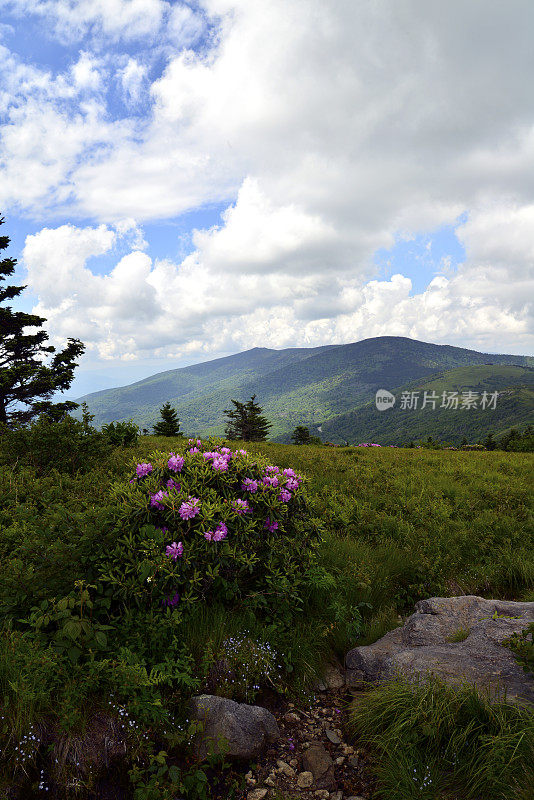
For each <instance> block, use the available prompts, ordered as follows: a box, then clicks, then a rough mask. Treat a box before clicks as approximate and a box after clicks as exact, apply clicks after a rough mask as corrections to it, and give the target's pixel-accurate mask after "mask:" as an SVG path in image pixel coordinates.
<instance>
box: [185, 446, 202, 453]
mask: <svg viewBox="0 0 534 800" xmlns="http://www.w3.org/2000/svg"><path fill="white" fill-rule="evenodd" d="M188 452H189V453H200V450H199V449H198V447H191V449H190V450H189V451H188Z"/></svg>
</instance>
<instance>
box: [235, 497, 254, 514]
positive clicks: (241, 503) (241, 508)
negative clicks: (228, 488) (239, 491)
mask: <svg viewBox="0 0 534 800" xmlns="http://www.w3.org/2000/svg"><path fill="white" fill-rule="evenodd" d="M232 510H233V511H234V512H235V513H236V514H239V515H242V514H248V513H249V512H251V511H252V509H251V507H250V505H249V503H248V501H247V500H233V501H232Z"/></svg>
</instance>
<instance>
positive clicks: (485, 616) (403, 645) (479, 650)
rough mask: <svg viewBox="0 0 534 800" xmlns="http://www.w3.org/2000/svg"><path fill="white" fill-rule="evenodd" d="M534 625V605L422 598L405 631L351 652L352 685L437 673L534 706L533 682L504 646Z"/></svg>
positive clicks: (349, 675) (348, 675) (469, 597)
mask: <svg viewBox="0 0 534 800" xmlns="http://www.w3.org/2000/svg"><path fill="white" fill-rule="evenodd" d="M531 622H534V603H516V602H513V601H511V600H484V599H483V598H482V597H476V596H474V595H466V596H462V597H432V598H430V599H429V600H421V601H420V602H419V603H417V604H416V606H415V613H414V614H412V615H411V617H409V618H408V619H407V620H406V622H405V624H404V625H403V626H402V627H401V628H397V629H396V630H393V631H390V632H389V633H387V634H386V635H385V636H383V637H382V638H381V639H379V641H378V642H375V643H374V644H372V645H368V646H366V647H355V648H354V650H351V651H350V652H349V653H347V656H346V659H345V664H346V669H347V672H346V678H347V685H348V686H349V687H351V688H357V687H360V686H361V685H362V684H366V683H379V682H382V681H388V680H392V679H394V678H396V677H398V676H399V675H401V676H403V677H405V678H409V679H410V678H411V679H413V678H417V677H422V676H425V675H428V674H429V673H432V674H434V675H436V676H437V677H440V678H442V679H443V680H445V681H447V682H448V683H452V684H461V683H471V684H474V685H476V686H477V687H478V688H479V689H483V690H484V689H487V690H490V692H491V693H492V694H494V695H495V696H497V697H501V698H502V697H503V696H504V695H506V698H507V700H509V701H512V702H514V701H515V702H522V703H530V704H534V679H533V678H532V676H530V675H528V674H527V673H525V672H523V670H522V669H521V668H520V667H519V666H518V665H517V663H516V661H515V659H514V657H513V654H512V652H511V651H510V650H509V649H508V648H506V647H503V646H502V643H503V642H504V640H505V639H507V638H508V637H509V636H511V635H512V634H513V633H518V632H519V631H521V630H523V629H524V628H526V627H527V626H528V625H529V624H530V623H531ZM461 637H465V638H463V640H462V641H453V639H454V638H461Z"/></svg>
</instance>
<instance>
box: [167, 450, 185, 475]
mask: <svg viewBox="0 0 534 800" xmlns="http://www.w3.org/2000/svg"><path fill="white" fill-rule="evenodd" d="M183 466H184V459H183V458H182V456H177V455H175V454H174V453H169V460H168V461H167V467H168V468H169V469H170V471H171V472H181V471H182V468H183Z"/></svg>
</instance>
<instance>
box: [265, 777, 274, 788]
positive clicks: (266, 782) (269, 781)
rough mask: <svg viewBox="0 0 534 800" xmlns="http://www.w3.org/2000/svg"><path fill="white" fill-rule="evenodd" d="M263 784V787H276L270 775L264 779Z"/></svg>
mask: <svg viewBox="0 0 534 800" xmlns="http://www.w3.org/2000/svg"><path fill="white" fill-rule="evenodd" d="M263 783H264V784H265V786H276V784H275V782H274V780H273V778H272V776H271V775H269V777H268V778H265V780H264V781H263Z"/></svg>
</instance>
